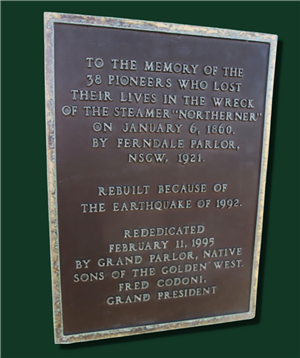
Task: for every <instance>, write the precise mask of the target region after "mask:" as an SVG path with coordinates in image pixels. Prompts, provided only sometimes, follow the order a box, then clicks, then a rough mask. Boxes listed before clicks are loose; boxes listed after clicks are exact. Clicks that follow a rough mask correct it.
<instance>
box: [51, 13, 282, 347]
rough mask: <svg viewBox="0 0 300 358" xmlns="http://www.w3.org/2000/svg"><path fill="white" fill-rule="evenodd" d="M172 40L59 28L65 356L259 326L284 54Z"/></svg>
mask: <svg viewBox="0 0 300 358" xmlns="http://www.w3.org/2000/svg"><path fill="white" fill-rule="evenodd" d="M82 19H84V21H82ZM84 22H85V23H84ZM132 24H133V25H132ZM47 25H48V27H47ZM151 26H152V27H151ZM154 26H155V28H154ZM168 26H170V28H169V31H167V32H166V31H165V28H164V27H163V26H162V28H159V25H157V24H156V25H154V24H153V23H141V22H137V21H136V22H132V21H130V20H116V19H104V18H92V17H91V18H89V17H82V16H76V15H63V14H47V15H46V27H45V28H46V55H47V54H49V55H50V57H51V56H52V59H53V62H51V59H49V58H48V60H47V61H48V63H47V64H46V91H48V92H47V94H46V98H47V123H48V128H47V129H48V132H47V136H48V173H49V202H50V223H51V224H52V226H51V228H52V237H51V244H52V248H53V249H52V266H53V290H54V315H55V317H56V322H55V324H56V326H55V332H56V341H57V342H58V343H69V342H75V341H80V340H90V339H99V338H106V337H112V336H118V335H124V334H135V333H142V332H146V331H149V332H151V331H157V330H163V329H169V328H176V327H178V328H179V327H187V326H192V325H201V324H206V323H214V322H226V321H232V320H238V319H247V318H252V317H253V316H254V312H255V294H256V283H257V270H258V255H259V243H260V235H261V232H260V231H261V218H262V206H263V193H264V181H265V171H266V160H267V145H268V130H269V119H270V118H269V117H270V105H271V103H270V93H269V92H270V90H271V89H270V81H271V84H272V78H273V77H272V76H273V64H272V63H270V59H272V58H274V51H275V50H274V46H275V45H274V41H275V39H274V36H273V35H266V37H263V35H261V37H262V38H263V39H264V41H263V40H262V39H261V37H259V36H258V35H257V36H256V37H255V36H254V38H253V39H252V41H249V38H248V39H247V40H245V36H246V35H245V34H247V33H243V34H242V35H241V34H240V33H239V34H240V38H239V37H237V36H236V35H237V34H236V33H234V34H232V32H228V34H227V36H220V37H218V36H216V35H215V34H214V35H211V33H210V31H209V30H208V29H206V30H205V31H204V29H203V28H200V30H201V31H200V30H199V33H195V31H196V30H193V31H192V30H191V29H190V28H191V27H185V31H180V30H174V29H173V30H172V31H170V29H171V25H170V24H169V25H168ZM180 26H181V25H178V27H180ZM192 29H198V28H192ZM149 30H150V31H149ZM47 36H48V37H47ZM248 36H251V35H249V34H248ZM270 38H271V40H270ZM275 42H276V41H275ZM47 46H48V47H47ZM51 51H52V52H51ZM51 94H52V95H51ZM146 327H147V328H146Z"/></svg>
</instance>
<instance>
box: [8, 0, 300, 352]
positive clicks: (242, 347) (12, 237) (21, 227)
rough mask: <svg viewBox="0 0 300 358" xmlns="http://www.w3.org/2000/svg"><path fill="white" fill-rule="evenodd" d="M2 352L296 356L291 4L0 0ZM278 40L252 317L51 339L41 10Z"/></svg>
mask: <svg viewBox="0 0 300 358" xmlns="http://www.w3.org/2000/svg"><path fill="white" fill-rule="evenodd" d="M1 9H2V12H1V14H2V15H1V16H2V19H1V20H2V21H1V26H2V49H1V50H2V357H5V358H6V357H239V358H241V357H299V355H300V353H299V228H298V227H299V226H298V221H299V98H300V97H299V79H300V77H299V63H300V61H299V33H300V31H299V13H300V12H299V2H258V1H257V2H225V1H224V2H100V1H99V2H98V1H93V2H58V1H54V2H35V1H33V2H2V5H1ZM44 11H49V12H65V13H74V14H85V15H98V16H112V17H124V18H132V19H141V20H151V21H162V22H175V23H182V24H191V25H199V26H209V27H219V28H228V29H237V30H245V31H255V32H263V33H271V34H277V35H278V36H279V44H278V54H277V65H276V74H275V88H274V100H273V115H272V131H271V142H270V157H269V166H268V179H267V192H266V203H265V214H264V230H263V244H262V252H261V266H260V277H259V287H258V301H257V316H256V318H255V319H253V320H251V321H244V322H236V323H226V324H222V325H215V326H209V327H198V328H190V329H184V330H176V331H168V332H163V333H154V334H148V335H140V336H133V337H124V338H115V339H110V340H104V341H96V342H86V343H79V344H73V345H55V344H54V343H53V342H54V340H53V322H52V299H51V273H50V250H49V234H48V211H47V184H46V141H45V114H44V113H45V109H44V103H45V99H44V44H43V12H44Z"/></svg>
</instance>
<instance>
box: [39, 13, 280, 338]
mask: <svg viewBox="0 0 300 358" xmlns="http://www.w3.org/2000/svg"><path fill="white" fill-rule="evenodd" d="M44 23H45V82H46V130H47V173H48V197H49V222H50V248H51V267H52V292H53V315H54V332H55V342H56V343H75V342H81V341H90V340H98V339H104V338H112V337H121V336H127V335H134V334H141V333H150V332H158V331H166V330H171V329H178V328H187V327H196V326H204V325H209V324H217V323H225V322H232V321H239V320H246V319H251V318H253V317H254V316H255V309H256V297H257V283H258V269H259V257H260V247H261V237H262V221H263V208H264V197H265V185H266V173H267V160H268V148H269V138H270V121H271V105H272V92H273V84H274V71H275V56H276V46H277V36H276V35H270V34H261V33H253V32H244V31H235V30H226V29H217V28H207V27H198V26H190V25H179V24H170V23H160V22H149V21H139V20H129V19H117V18H108V17H95V16H84V15H73V14H59V13H45V19H44ZM55 23H66V24H73V25H77V26H80V25H85V26H100V27H108V28H118V29H132V30H142V31H150V32H160V33H171V34H182V35H190V36H201V37H210V38H220V39H233V40H241V41H254V42H263V43H268V44H269V45H270V51H269V64H268V75H267V88H266V97H265V112H264V129H263V143H262V154H261V170H260V181H259V193H258V209H257V216H256V230H255V243H254V256H253V266H252V279H251V294H250V307H249V311H248V312H244V313H237V314H228V315H220V316H212V317H205V318H198V319H189V320H181V321H174V322H168V323H158V324H149V325H139V326H136V327H124V328H117V329H107V330H101V331H96V332H86V333H80V334H68V335H65V334H64V331H63V311H62V290H61V276H60V252H59V227H58V210H59V208H58V202H57V173H56V137H55V125H56V124H55V83H54V67H55V61H54V24H55Z"/></svg>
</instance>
